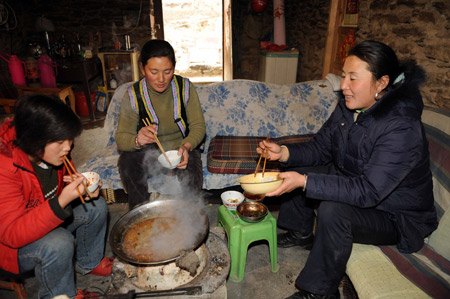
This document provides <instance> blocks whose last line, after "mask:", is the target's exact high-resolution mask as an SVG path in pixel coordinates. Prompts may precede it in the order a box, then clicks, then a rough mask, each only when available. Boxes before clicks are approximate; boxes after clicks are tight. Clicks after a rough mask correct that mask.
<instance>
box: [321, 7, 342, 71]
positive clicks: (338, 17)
mask: <svg viewBox="0 0 450 299" xmlns="http://www.w3.org/2000/svg"><path fill="white" fill-rule="evenodd" d="M345 3H346V0H331V3H330V16H329V18H328V30H327V40H326V46H325V54H324V60H323V71H322V77H323V78H325V77H326V75H327V74H329V73H333V65H334V63H335V59H336V56H337V51H338V47H339V29H340V27H341V24H342V20H343V17H344V12H345ZM337 75H338V74H337Z"/></svg>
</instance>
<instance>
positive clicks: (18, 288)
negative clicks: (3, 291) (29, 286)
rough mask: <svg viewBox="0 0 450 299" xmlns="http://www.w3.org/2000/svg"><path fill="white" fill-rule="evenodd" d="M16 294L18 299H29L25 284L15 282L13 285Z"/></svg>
mask: <svg viewBox="0 0 450 299" xmlns="http://www.w3.org/2000/svg"><path fill="white" fill-rule="evenodd" d="M13 288H14V293H15V294H16V297H17V298H18V299H28V293H27V291H26V290H25V286H24V285H23V283H20V282H14V283H13Z"/></svg>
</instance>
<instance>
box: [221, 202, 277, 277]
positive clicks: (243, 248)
mask: <svg viewBox="0 0 450 299" xmlns="http://www.w3.org/2000/svg"><path fill="white" fill-rule="evenodd" d="M217 225H218V226H222V227H223V228H224V229H225V231H226V233H227V236H228V248H229V250H230V255H231V267H230V275H229V280H231V281H234V282H240V281H242V279H244V272H245V263H246V260H247V249H248V246H249V245H250V244H251V243H252V242H255V241H258V240H267V241H268V242H269V251H270V265H271V267H272V272H274V273H275V272H278V270H279V269H280V266H279V265H278V251H277V220H276V219H275V217H273V216H272V214H271V213H270V212H268V213H267V216H266V217H265V218H264V219H263V220H261V221H260V222H256V223H249V222H245V221H243V220H241V219H240V218H239V216H238V215H236V214H234V213H232V212H231V211H230V210H228V208H226V207H225V206H220V207H219V214H218V215H217Z"/></svg>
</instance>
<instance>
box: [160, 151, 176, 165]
mask: <svg viewBox="0 0 450 299" xmlns="http://www.w3.org/2000/svg"><path fill="white" fill-rule="evenodd" d="M166 156H167V158H168V159H169V161H170V164H169V162H168V161H167V159H166V157H164V154H161V155H159V157H158V162H159V163H161V165H162V166H164V167H166V168H169V169H174V168H175V167H177V165H178V164H180V162H181V155H178V151H177V150H173V151H167V152H166Z"/></svg>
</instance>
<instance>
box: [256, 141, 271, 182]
mask: <svg viewBox="0 0 450 299" xmlns="http://www.w3.org/2000/svg"><path fill="white" fill-rule="evenodd" d="M269 139H270V135H267V138H266V141H268V140H269ZM267 154H268V152H267V149H265V150H264V167H263V172H262V177H264V170H265V169H266V161H267ZM262 156H263V153H261V155H259V160H258V164H256V169H255V175H254V176H256V173H257V172H258V167H259V163H260V162H261V158H262Z"/></svg>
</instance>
